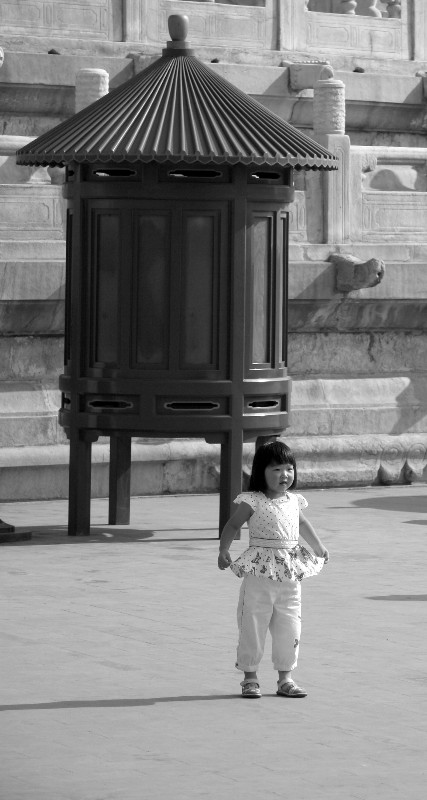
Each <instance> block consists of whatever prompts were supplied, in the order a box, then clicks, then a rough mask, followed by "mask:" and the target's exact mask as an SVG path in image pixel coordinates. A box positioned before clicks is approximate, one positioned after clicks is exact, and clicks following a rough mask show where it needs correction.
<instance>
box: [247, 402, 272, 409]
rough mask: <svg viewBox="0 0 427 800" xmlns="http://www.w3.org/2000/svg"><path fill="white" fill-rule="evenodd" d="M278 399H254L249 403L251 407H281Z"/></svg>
mask: <svg viewBox="0 0 427 800" xmlns="http://www.w3.org/2000/svg"><path fill="white" fill-rule="evenodd" d="M279 405H280V404H279V401H278V400H252V401H251V402H250V403H248V407H249V408H279Z"/></svg>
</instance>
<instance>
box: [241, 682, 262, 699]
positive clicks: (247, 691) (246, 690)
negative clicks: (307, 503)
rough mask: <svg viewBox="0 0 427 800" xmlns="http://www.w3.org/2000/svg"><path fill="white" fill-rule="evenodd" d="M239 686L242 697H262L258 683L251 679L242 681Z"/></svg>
mask: <svg viewBox="0 0 427 800" xmlns="http://www.w3.org/2000/svg"><path fill="white" fill-rule="evenodd" d="M240 686H241V687H242V697H262V694H261V689H260V688H259V683H258V681H256V680H254V679H253V678H248V679H247V680H245V681H242V682H241V684H240Z"/></svg>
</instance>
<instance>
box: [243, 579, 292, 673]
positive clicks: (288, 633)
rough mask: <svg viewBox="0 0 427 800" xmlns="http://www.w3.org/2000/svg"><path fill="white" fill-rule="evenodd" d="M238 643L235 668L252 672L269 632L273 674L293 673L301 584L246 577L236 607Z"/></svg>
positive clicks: (261, 653)
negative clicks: (271, 645)
mask: <svg viewBox="0 0 427 800" xmlns="http://www.w3.org/2000/svg"><path fill="white" fill-rule="evenodd" d="M237 624H238V627H239V643H238V646H237V662H236V667H237V669H240V670H241V671H242V672H255V671H256V670H257V668H258V666H259V662H260V661H261V658H262V656H263V653H264V645H265V637H266V635H267V630H268V629H270V633H271V638H272V641H273V647H272V660H273V666H274V669H276V670H292V669H295V667H296V665H297V660H298V647H299V640H300V635H301V584H300V582H299V581H291V580H285V581H282V582H280V581H272V580H271V579H270V578H256V577H255V576H254V575H245V577H244V578H243V581H242V586H241V589H240V596H239V603H238V606H237Z"/></svg>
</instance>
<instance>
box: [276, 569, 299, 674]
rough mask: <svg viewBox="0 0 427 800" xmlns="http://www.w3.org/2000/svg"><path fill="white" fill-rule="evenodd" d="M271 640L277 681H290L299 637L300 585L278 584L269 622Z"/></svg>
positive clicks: (290, 582)
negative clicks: (277, 674)
mask: <svg viewBox="0 0 427 800" xmlns="http://www.w3.org/2000/svg"><path fill="white" fill-rule="evenodd" d="M270 632H271V638H272V640H273V647H272V659H273V666H274V669H276V670H278V672H279V680H284V679H286V678H289V679H291V673H292V670H293V669H295V667H296V665H297V661H298V650H299V641H300V636H301V584H300V582H299V581H291V580H286V581H283V582H282V583H280V584H278V591H277V596H276V601H275V603H274V609H273V615H272V618H271V622H270Z"/></svg>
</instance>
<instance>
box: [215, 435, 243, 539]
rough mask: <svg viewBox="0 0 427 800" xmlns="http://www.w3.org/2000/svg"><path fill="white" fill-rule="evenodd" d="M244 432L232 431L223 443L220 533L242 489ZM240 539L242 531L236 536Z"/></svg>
mask: <svg viewBox="0 0 427 800" xmlns="http://www.w3.org/2000/svg"><path fill="white" fill-rule="evenodd" d="M242 460H243V433H242V431H241V430H240V431H231V432H230V433H228V434H226V438H225V440H224V441H223V442H222V443H221V475H220V500H219V535H220V536H221V531H222V529H223V527H224V525H225V523H226V522H227V520H228V519H229V517H230V515H231V512H232V510H233V500H234V498H235V497H236V496H237V495H238V494H240V492H241V491H242ZM236 538H238V539H240V533H239V534H238V536H237V537H236Z"/></svg>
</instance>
